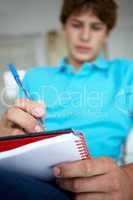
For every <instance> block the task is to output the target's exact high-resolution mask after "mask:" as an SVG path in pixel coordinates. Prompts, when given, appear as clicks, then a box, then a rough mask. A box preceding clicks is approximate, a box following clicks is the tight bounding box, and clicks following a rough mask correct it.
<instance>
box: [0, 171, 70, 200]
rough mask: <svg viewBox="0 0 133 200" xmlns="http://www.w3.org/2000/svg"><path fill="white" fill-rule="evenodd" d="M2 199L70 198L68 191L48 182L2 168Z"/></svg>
mask: <svg viewBox="0 0 133 200" xmlns="http://www.w3.org/2000/svg"><path fill="white" fill-rule="evenodd" d="M0 182H1V184H0V199H1V200H9V199H14V200H18V199H19V200H36V199H37V200H45V199H47V200H53V199H54V200H70V197H69V195H68V194H67V193H65V192H64V191H62V190H60V189H59V188H57V187H56V186H55V185H53V184H50V183H48V182H43V181H40V180H38V179H34V178H31V177H28V176H24V175H20V174H17V173H13V172H10V171H5V170H3V169H1V170H0Z"/></svg>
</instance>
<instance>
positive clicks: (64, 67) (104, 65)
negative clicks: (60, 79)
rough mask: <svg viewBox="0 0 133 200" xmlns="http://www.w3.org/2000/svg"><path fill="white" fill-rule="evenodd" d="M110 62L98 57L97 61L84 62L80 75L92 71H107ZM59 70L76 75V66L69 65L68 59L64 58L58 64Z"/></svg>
mask: <svg viewBox="0 0 133 200" xmlns="http://www.w3.org/2000/svg"><path fill="white" fill-rule="evenodd" d="M108 66H109V65H108V61H107V60H106V59H105V58H104V57H103V56H98V57H97V58H96V60H95V61H93V62H91V63H89V62H84V63H83V64H82V66H81V69H80V71H79V73H80V74H81V73H82V74H86V73H87V72H88V71H89V72H90V69H96V68H97V69H100V70H106V69H108ZM58 70H59V71H61V72H68V73H74V72H75V70H74V66H72V65H70V64H68V62H67V57H65V58H63V59H62V60H61V61H60V62H59V64H58Z"/></svg>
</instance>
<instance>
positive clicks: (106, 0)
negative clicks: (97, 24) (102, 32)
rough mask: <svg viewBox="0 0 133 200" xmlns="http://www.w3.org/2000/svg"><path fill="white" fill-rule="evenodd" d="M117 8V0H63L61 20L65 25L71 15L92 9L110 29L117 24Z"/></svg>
mask: <svg viewBox="0 0 133 200" xmlns="http://www.w3.org/2000/svg"><path fill="white" fill-rule="evenodd" d="M117 8H118V6H117V3H116V2H115V0H63V5H62V10H61V14H60V21H61V23H62V24H63V25H65V24H66V22H67V20H68V18H69V17H70V16H71V15H73V14H78V13H81V12H84V11H88V10H91V11H92V12H93V13H94V15H96V16H97V17H98V18H99V19H100V20H101V21H102V22H103V23H104V24H105V25H106V26H107V29H108V31H110V30H112V29H113V28H114V27H115V25H116V21H117Z"/></svg>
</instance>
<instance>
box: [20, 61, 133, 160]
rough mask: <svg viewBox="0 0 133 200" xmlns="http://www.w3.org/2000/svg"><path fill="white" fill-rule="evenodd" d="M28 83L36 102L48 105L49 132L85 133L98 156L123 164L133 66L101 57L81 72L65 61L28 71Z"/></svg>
mask: <svg viewBox="0 0 133 200" xmlns="http://www.w3.org/2000/svg"><path fill="white" fill-rule="evenodd" d="M23 82H24V84H25V86H26V88H27V89H28V91H29V92H30V94H31V96H32V98H33V100H35V101H36V100H40V99H41V100H43V101H44V102H45V104H46V118H45V120H44V121H45V125H46V127H47V130H57V129H65V128H73V129H75V130H80V131H83V133H84V135H85V138H86V141H87V145H88V148H89V151H90V154H91V155H92V156H94V157H99V156H109V157H112V158H113V159H114V160H119V158H120V150H121V145H122V144H123V143H124V142H125V139H126V138H127V135H128V133H129V131H130V129H131V127H132V124H133V119H132V113H133V112H132V111H133V61H129V60H125V59H115V60H110V61H107V60H105V59H104V58H103V57H98V58H97V59H96V60H95V61H94V62H93V63H88V62H86V63H84V64H83V65H82V66H81V69H80V70H79V71H78V72H76V71H75V70H74V67H73V66H71V65H69V64H68V63H67V60H66V59H63V60H62V61H61V62H60V64H59V65H58V66H57V67H55V68H52V67H35V68H32V69H30V70H28V72H27V73H26V75H25V78H24V80H23ZM21 96H22V94H21Z"/></svg>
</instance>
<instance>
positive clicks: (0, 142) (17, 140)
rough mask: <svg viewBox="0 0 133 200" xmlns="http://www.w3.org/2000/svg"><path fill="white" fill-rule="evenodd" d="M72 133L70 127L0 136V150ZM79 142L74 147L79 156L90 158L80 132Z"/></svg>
mask: <svg viewBox="0 0 133 200" xmlns="http://www.w3.org/2000/svg"><path fill="white" fill-rule="evenodd" d="M69 133H74V134H75V131H73V130H72V129H66V130H58V131H46V132H41V133H31V134H29V133H28V134H24V135H16V136H5V137H0V152H4V151H8V150H12V149H15V148H18V147H21V146H24V145H27V144H30V143H34V142H37V141H40V140H46V139H48V138H52V137H57V136H59V135H63V134H69ZM80 137H81V142H79V140H78V141H75V142H76V147H77V149H78V151H79V152H80V155H81V158H82V159H83V160H84V159H88V158H89V159H90V158H91V157H90V154H89V151H88V148H87V145H86V142H85V138H84V135H83V134H81V135H80Z"/></svg>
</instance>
